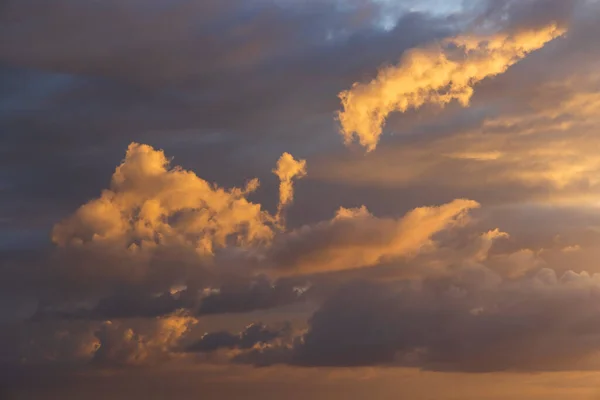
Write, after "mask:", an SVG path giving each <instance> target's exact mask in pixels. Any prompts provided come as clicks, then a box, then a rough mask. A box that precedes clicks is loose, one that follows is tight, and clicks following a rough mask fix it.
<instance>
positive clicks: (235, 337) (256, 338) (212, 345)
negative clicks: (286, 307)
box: [185, 323, 291, 353]
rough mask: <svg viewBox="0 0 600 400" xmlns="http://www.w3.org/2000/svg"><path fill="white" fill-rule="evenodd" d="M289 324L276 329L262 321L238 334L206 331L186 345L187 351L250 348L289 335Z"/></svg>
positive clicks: (205, 351)
mask: <svg viewBox="0 0 600 400" xmlns="http://www.w3.org/2000/svg"><path fill="white" fill-rule="evenodd" d="M290 333H291V327H290V326H289V324H286V325H284V326H283V327H282V328H279V329H274V328H269V327H268V326H266V325H264V324H262V323H253V324H250V325H248V326H247V327H246V328H244V330H243V331H241V332H239V333H238V334H232V333H230V332H227V331H220V332H211V333H206V334H204V335H203V336H202V338H201V339H200V340H198V341H196V342H194V343H192V344H190V345H189V346H187V347H186V349H185V351H187V352H192V353H193V352H199V353H210V352H213V351H217V350H219V349H242V350H248V349H251V348H253V347H254V346H256V345H260V344H266V343H269V342H272V341H273V340H275V339H277V338H281V337H283V336H286V335H289V334H290Z"/></svg>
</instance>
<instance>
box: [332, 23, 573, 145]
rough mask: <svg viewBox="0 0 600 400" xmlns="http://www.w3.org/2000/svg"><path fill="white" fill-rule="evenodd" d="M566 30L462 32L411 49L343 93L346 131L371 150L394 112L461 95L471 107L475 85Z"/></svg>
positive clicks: (552, 27) (346, 136)
mask: <svg viewBox="0 0 600 400" xmlns="http://www.w3.org/2000/svg"><path fill="white" fill-rule="evenodd" d="M564 33H565V30H564V29H561V28H559V27H558V26H557V25H555V24H552V25H548V26H545V27H543V28H539V29H532V30H525V31H521V32H518V33H514V34H508V33H498V34H495V35H492V36H457V37H454V38H449V39H446V40H444V41H442V42H440V43H437V44H435V45H432V46H429V47H424V48H416V49H412V50H410V51H408V52H407V53H406V54H405V55H404V56H403V57H402V59H401V61H400V63H399V64H398V65H396V66H391V67H386V68H383V69H381V70H380V71H379V74H378V75H377V77H376V78H375V79H373V80H372V81H371V82H369V83H355V84H354V85H353V86H352V88H351V89H350V90H346V91H343V92H341V93H340V94H339V97H340V99H341V102H342V106H343V111H340V112H339V113H338V118H339V121H340V124H341V130H340V133H341V135H342V136H343V137H344V142H345V143H346V144H349V143H351V142H352V141H353V140H354V139H355V137H356V138H357V139H358V141H359V143H360V144H361V145H362V146H364V147H366V149H367V151H372V150H374V149H375V148H376V146H377V143H378V142H379V138H380V136H381V133H382V127H383V125H384V123H385V120H386V118H387V117H388V115H389V114H390V113H392V112H394V111H400V112H405V111H406V110H408V109H411V108H412V109H417V108H420V107H421V106H423V105H425V104H428V103H431V104H438V105H441V106H444V105H446V104H448V103H450V102H451V101H452V100H458V102H459V103H460V104H461V105H462V106H465V107H466V106H468V104H469V101H470V99H471V97H472V96H473V91H474V89H473V87H474V85H475V84H477V83H478V82H480V81H482V80H483V79H485V78H487V77H492V76H496V75H499V74H502V73H503V72H505V71H506V70H507V69H508V68H509V67H510V66H511V65H513V64H515V63H516V62H518V61H519V60H521V59H522V58H524V57H525V56H526V55H527V54H529V53H530V52H532V51H534V50H537V49H540V48H542V47H543V46H544V45H545V44H546V43H548V42H549V41H551V40H552V39H555V38H557V37H559V36H561V35H562V34H564Z"/></svg>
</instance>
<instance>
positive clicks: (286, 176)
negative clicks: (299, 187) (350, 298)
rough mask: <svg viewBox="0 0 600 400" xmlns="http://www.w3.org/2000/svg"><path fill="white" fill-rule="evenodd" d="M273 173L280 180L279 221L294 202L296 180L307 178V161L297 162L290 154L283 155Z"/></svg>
mask: <svg viewBox="0 0 600 400" xmlns="http://www.w3.org/2000/svg"><path fill="white" fill-rule="evenodd" d="M273 173H274V174H275V175H277V177H278V178H279V181H280V183H279V204H278V206H277V219H278V220H279V219H281V218H282V216H281V213H282V212H283V210H284V208H285V207H286V206H287V205H289V204H290V203H291V202H292V201H293V200H294V185H293V180H294V179H300V178H303V177H305V176H306V160H295V159H294V157H293V156H292V155H291V154H290V153H283V155H282V156H281V158H280V159H279V161H277V168H276V169H274V170H273Z"/></svg>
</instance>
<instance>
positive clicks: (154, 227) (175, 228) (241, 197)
mask: <svg viewBox="0 0 600 400" xmlns="http://www.w3.org/2000/svg"><path fill="white" fill-rule="evenodd" d="M258 185H259V182H258V180H256V179H254V180H251V181H250V182H248V184H247V185H246V187H245V188H232V189H229V190H227V189H223V188H220V187H218V186H215V185H211V184H210V183H209V182H207V181H205V180H203V179H202V178H199V177H198V176H197V175H196V174H194V173H193V172H191V171H186V170H183V169H181V168H179V167H175V168H171V167H170V165H169V162H168V160H167V158H166V157H165V155H164V153H163V152H162V151H160V150H155V149H154V148H152V147H151V146H148V145H143V144H138V143H132V144H131V145H130V146H129V148H128V149H127V154H126V156H125V159H124V161H123V163H122V164H121V165H120V166H119V167H117V169H116V171H115V173H114V174H113V176H112V180H111V188H110V189H108V190H105V191H103V192H102V195H101V196H100V197H99V198H97V199H94V200H91V201H90V202H88V203H87V204H85V205H83V206H81V207H80V208H79V209H78V210H77V212H75V214H74V215H73V216H71V217H70V218H68V219H66V220H65V221H63V222H61V223H59V224H57V225H56V226H55V227H54V229H53V232H52V240H53V241H54V242H55V243H56V244H58V245H59V246H86V245H91V244H95V243H99V244H103V243H108V244H110V245H115V244H116V245H119V246H122V247H124V248H127V249H129V250H130V251H137V250H145V249H152V248H153V247H155V246H157V245H160V244H182V245H188V246H191V247H193V248H195V249H196V250H197V252H198V253H199V254H201V255H210V254H213V253H214V251H215V250H216V249H218V248H222V247H225V246H226V244H227V241H228V240H233V241H234V242H235V243H237V244H238V245H239V246H248V245H252V244H255V243H259V242H264V241H269V240H270V239H271V238H272V236H273V230H272V228H271V226H270V225H271V222H272V217H271V216H270V215H269V214H268V213H266V212H264V211H263V210H261V206H260V205H258V204H253V203H251V202H249V201H248V200H247V199H246V195H247V194H249V193H251V192H253V191H255V190H256V189H257V188H258Z"/></svg>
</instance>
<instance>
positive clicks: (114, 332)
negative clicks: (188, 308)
mask: <svg viewBox="0 0 600 400" xmlns="http://www.w3.org/2000/svg"><path fill="white" fill-rule="evenodd" d="M195 323H197V320H196V319H194V318H191V317H183V316H169V317H164V318H158V319H155V320H154V321H153V323H152V324H150V326H149V327H146V329H144V330H138V331H136V330H134V329H132V328H131V327H129V326H127V325H126V324H124V323H120V322H112V321H106V322H104V323H103V324H102V326H101V327H100V328H99V329H98V330H97V331H96V332H95V335H96V338H97V339H98V343H99V345H98V349H97V350H96V352H95V353H94V356H93V359H92V362H93V363H97V364H101V365H129V366H133V365H149V364H154V363H158V362H163V361H166V360H168V359H169V358H170V357H171V353H172V351H173V350H174V349H175V346H176V345H178V343H179V341H180V339H181V338H182V337H183V336H184V335H185V334H186V333H187V332H188V331H189V329H190V327H191V326H192V325H193V324H195Z"/></svg>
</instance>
